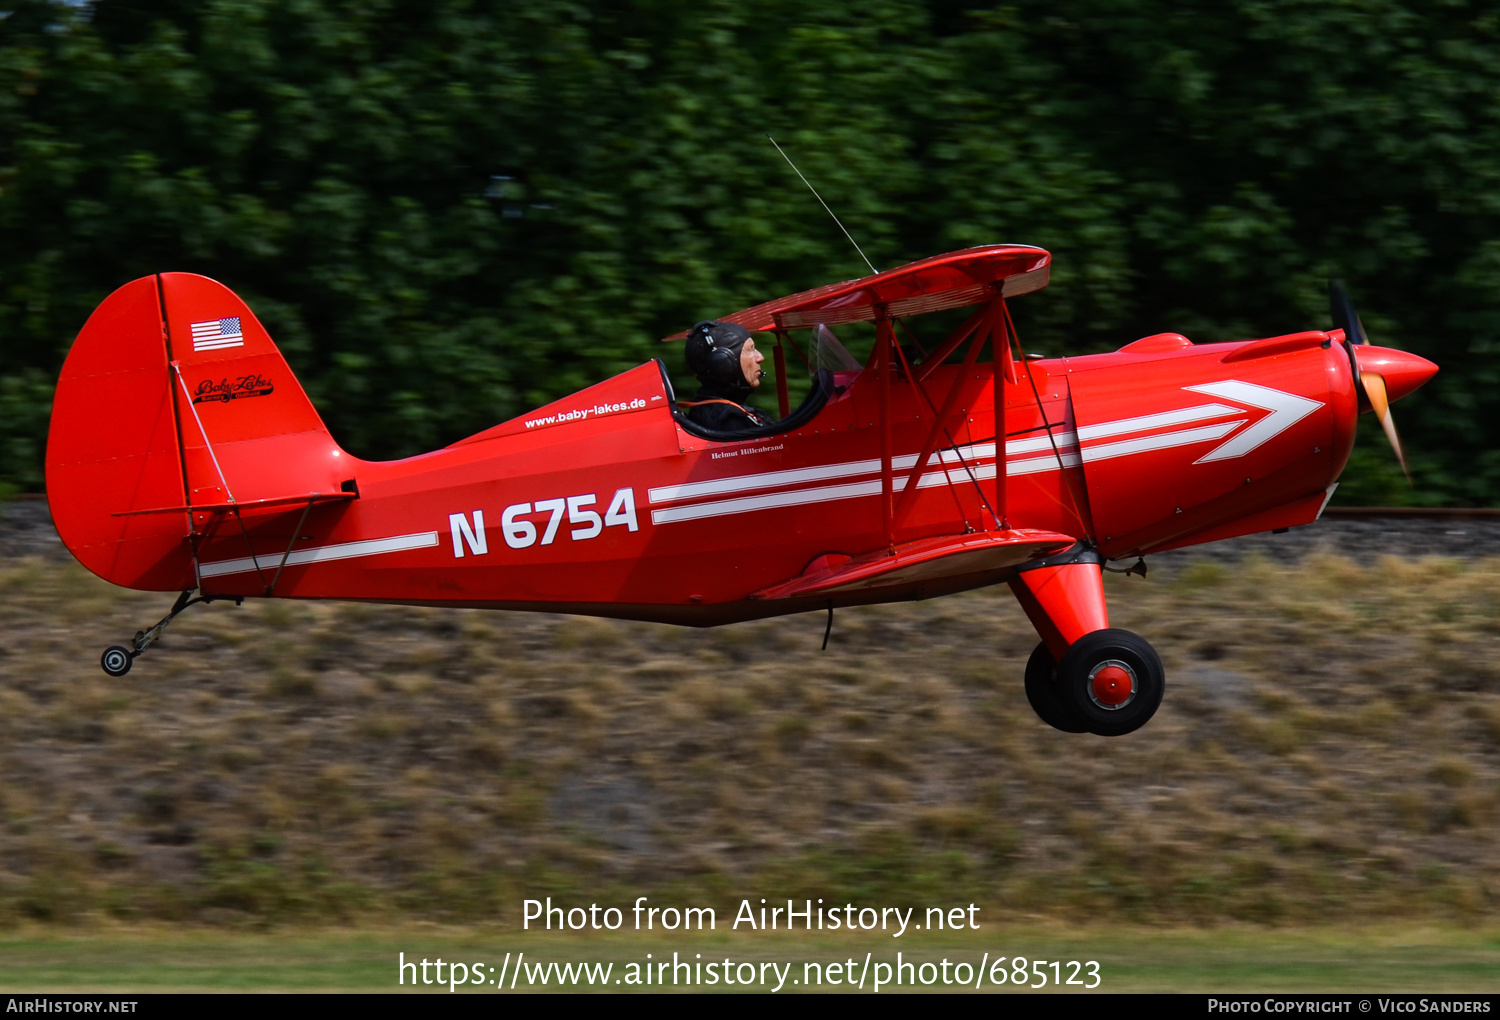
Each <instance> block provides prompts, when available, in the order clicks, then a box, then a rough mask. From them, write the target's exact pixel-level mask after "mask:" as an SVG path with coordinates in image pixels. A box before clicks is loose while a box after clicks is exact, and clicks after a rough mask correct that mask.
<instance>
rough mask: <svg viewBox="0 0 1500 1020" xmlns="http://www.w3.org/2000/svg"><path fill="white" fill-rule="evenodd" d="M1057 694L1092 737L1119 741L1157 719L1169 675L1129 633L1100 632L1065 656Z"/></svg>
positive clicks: (1143, 642)
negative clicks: (1156, 715) (1110, 738)
mask: <svg viewBox="0 0 1500 1020" xmlns="http://www.w3.org/2000/svg"><path fill="white" fill-rule="evenodd" d="M1054 689H1055V690H1056V692H1057V697H1058V700H1059V701H1061V702H1063V703H1065V704H1067V705H1068V706H1069V707H1071V708H1072V709H1073V710H1074V711H1075V712H1077V714H1078V716H1079V717H1080V718H1081V720H1082V721H1083V724H1084V726H1085V728H1086V729H1087V730H1088V731H1089V732H1090V733H1097V734H1099V735H1100V736H1102V737H1118V736H1121V735H1123V734H1126V733H1132V732H1134V731H1135V730H1138V729H1140V728H1141V727H1142V726H1144V725H1146V722H1147V721H1148V720H1149V719H1150V718H1151V717H1152V716H1153V715H1155V714H1156V709H1157V707H1158V706H1159V705H1160V704H1161V699H1162V695H1163V694H1165V693H1166V674H1165V672H1164V671H1163V670H1162V666H1161V658H1160V657H1159V656H1158V655H1157V654H1156V649H1154V648H1152V647H1151V645H1150V643H1149V642H1148V641H1146V639H1145V638H1143V637H1141V636H1140V635H1138V634H1132V633H1131V632H1130V631H1128V630H1114V629H1109V630H1096V631H1093V632H1092V633H1089V634H1085V635H1084V636H1083V637H1081V638H1079V639H1078V640H1077V641H1075V642H1073V644H1072V645H1070V646H1069V647H1068V650H1067V651H1066V652H1065V653H1064V654H1063V657H1062V661H1061V662H1059V663H1058V664H1057V679H1056V681H1055V688H1054Z"/></svg>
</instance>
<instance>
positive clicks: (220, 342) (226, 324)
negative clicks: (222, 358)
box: [192, 315, 245, 351]
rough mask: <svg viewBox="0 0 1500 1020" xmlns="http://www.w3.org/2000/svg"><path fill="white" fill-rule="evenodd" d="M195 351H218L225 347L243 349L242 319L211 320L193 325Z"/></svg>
mask: <svg viewBox="0 0 1500 1020" xmlns="http://www.w3.org/2000/svg"><path fill="white" fill-rule="evenodd" d="M192 330H193V350H195V351H217V350H219V349H221V348H224V347H243V346H244V344H245V334H244V333H242V332H240V317H239V316H238V315H232V316H230V317H229V318H227V319H210V320H208V321H207V322H195V323H193V324H192Z"/></svg>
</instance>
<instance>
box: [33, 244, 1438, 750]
mask: <svg viewBox="0 0 1500 1020" xmlns="http://www.w3.org/2000/svg"><path fill="white" fill-rule="evenodd" d="M1049 263H1050V256H1049V255H1048V253H1047V252H1046V251H1043V250H1042V249H1040V248H1033V247H1027V246H1022V245H990V246H986V247H981V248H972V249H968V250H966V251H960V252H954V253H951V254H948V255H940V256H937V257H935V258H930V259H926V260H923V261H921V262H914V263H912V264H910V265H906V266H902V267H900V268H898V269H893V270H890V271H889V272H884V273H878V274H876V275H874V276H870V277H866V278H864V279H861V280H855V281H852V282H848V283H839V284H833V285H831V286H827V287H822V288H819V289H817V290H812V291H807V292H805V293H801V294H795V295H792V296H790V297H785V298H781V299H780V300H776V301H771V302H768V303H766V304H762V305H758V306H756V307H754V308H750V309H748V310H745V311H742V312H738V313H736V314H734V315H730V316H726V317H725V320H726V321H730V322H734V323H738V324H740V325H742V326H744V327H746V328H748V329H750V330H754V331H762V332H764V333H769V334H770V335H771V336H770V337H767V338H766V339H768V340H770V339H773V338H774V343H775V346H774V352H773V353H774V357H775V365H776V369H777V371H776V382H777V387H776V388H777V394H778V398H779V402H780V405H781V407H780V412H781V416H782V417H781V420H780V421H779V422H777V423H776V424H774V425H771V426H766V427H763V428H760V429H759V430H757V431H755V432H750V433H733V434H714V433H709V432H705V431H704V430H703V429H702V428H700V427H698V426H697V425H695V424H694V423H693V422H691V421H689V420H688V419H687V417H686V416H685V415H684V414H683V413H682V411H681V409H680V408H679V407H678V406H677V402H676V397H675V395H674V393H673V387H672V383H671V380H670V377H669V374H668V372H667V370H666V368H665V366H664V365H663V364H662V363H661V362H660V361H659V360H653V361H650V362H647V363H645V364H643V365H641V366H639V367H638V368H635V369H632V370H630V371H628V372H625V373H623V374H621V375H618V376H616V377H614V378H613V379H609V380H606V381H604V382H601V383H599V384H598V385H596V386H592V387H590V388H588V389H585V390H583V391H581V392H579V393H575V394H574V395H572V396H570V397H566V398H564V399H562V400H558V401H556V402H555V403H552V404H550V405H548V406H546V407H542V408H538V409H537V410H535V411H530V412H528V413H526V414H524V415H522V416H520V417H519V418H516V419H514V420H512V421H509V422H506V423H504V424H502V425H497V426H495V427H494V428H491V429H489V430H487V431H484V432H481V433H479V434H478V435H475V436H470V437H469V438H467V439H464V440H462V441H460V442H457V443H454V444H453V445H451V446H448V447H446V448H444V449H441V450H438V451H436V452H434V453H429V454H425V455H423V456H419V457H412V458H409V459H406V460H400V461H391V462H372V461H364V460H359V459H358V458H355V457H351V456H350V455H349V454H348V453H346V452H345V451H343V450H341V449H340V448H339V445H338V443H336V442H335V441H334V439H333V437H332V436H331V435H330V434H329V432H328V430H327V429H326V428H325V427H324V425H323V422H322V420H321V419H320V418H319V417H318V413H317V411H315V410H314V409H313V406H312V404H311V403H310V402H309V401H308V398H307V396H306V395H305V393H304V392H303V390H302V388H301V387H300V386H299V385H298V383H297V381H296V380H295V379H294V378H293V376H292V372H291V370H290V368H288V366H287V363H286V361H285V360H283V358H282V356H281V354H280V353H279V352H278V351H277V349H276V347H275V345H274V344H273V343H272V342H271V338H270V337H269V336H268V335H267V333H266V331H265V329H264V328H263V327H262V326H261V324H260V322H259V321H258V320H257V319H256V317H255V315H254V314H253V313H252V312H251V311H250V309H249V308H248V307H246V305H245V304H244V302H243V301H241V300H240V299H239V298H238V297H236V296H235V295H234V294H233V293H232V292H231V291H229V290H228V289H227V288H225V287H224V286H222V285H220V284H218V283H216V282H214V281H213V280H209V279H206V278H204V277H201V276H194V275H190V274H186V273H163V274H160V275H157V276H149V277H145V278H143V279H139V280H136V281H135V282H133V283H129V284H126V285H125V286H124V287H121V288H120V289H119V290H118V291H116V292H115V293H114V294H112V295H110V297H109V298H108V299H106V300H105V301H104V303H103V304H102V305H100V307H99V308H98V310H97V311H95V312H94V314H93V316H92V317H91V318H90V319H89V321H88V323H87V324H86V325H85V326H84V328H83V331H82V332H81V333H80V334H79V336H78V339H77V341H76V342H75V344H74V345H73V348H72V350H71V352H70V353H69V355H68V358H67V363H66V364H65V366H64V367H63V371H62V377H61V379H60V380H59V382H58V387H57V396H56V401H55V404H54V407H53V415H52V426H51V435H50V438H49V443H48V448H47V493H48V498H49V501H50V504H51V508H52V514H53V517H54V519H55V521H56V524H57V529H58V533H59V534H60V535H61V536H62V539H63V541H64V543H65V544H66V545H67V547H68V548H69V549H70V550H71V551H72V553H73V555H74V556H76V557H77V558H78V560H79V561H80V562H82V563H83V564H84V566H86V567H88V568H89V569H90V570H92V571H93V572H94V573H95V574H98V575H99V576H100V577H102V578H104V579H106V580H108V581H111V582H113V583H115V584H119V585H125V586H127V587H131V588H138V589H144V590H148V591H176V592H180V593H181V595H180V597H179V598H178V600H177V603H176V605H175V606H174V608H173V611H172V613H171V614H170V615H168V616H167V617H166V618H165V619H164V620H162V621H161V622H160V623H159V624H157V625H156V626H154V627H152V628H151V629H149V630H147V631H144V632H141V633H138V634H137V635H136V638H135V639H134V641H133V642H132V643H131V645H130V646H129V647H123V646H115V647H112V648H110V649H109V650H108V651H107V652H105V654H104V658H103V666H104V669H105V671H106V672H108V673H110V674H111V675H114V676H120V675H123V674H124V673H125V672H127V671H128V670H129V669H130V666H131V662H132V660H133V659H134V658H135V657H136V656H138V655H140V654H141V653H142V652H144V651H145V650H146V649H147V648H148V647H149V646H150V645H151V644H152V643H154V642H155V641H156V640H157V639H158V638H159V637H160V635H161V633H162V629H163V628H164V627H165V626H166V624H167V623H168V622H169V621H170V620H171V619H172V618H173V616H175V615H176V614H177V613H179V612H181V611H182V610H183V609H184V608H186V607H187V606H188V605H191V604H193V603H195V602H198V601H212V600H217V599H233V600H236V601H238V600H242V599H244V598H251V597H253V598H261V597H277V598H299V599H310V598H325V599H350V600H361V601H370V602H386V603H396V604H404V605H425V606H455V607H482V608H490V609H519V610H542V611H548V612H558V613H578V614H586V615H594V616H607V617H619V618H625V619H635V620H653V621H660V622H664V623H675V624H687V625H691V626H715V625H718V624H725V623H733V622H735V621H740V620H750V619H755V618H760V617H770V616H778V615H782V614H789V613H802V612H807V611H809V610H827V611H828V612H829V614H830V623H831V614H832V611H833V609H834V608H835V607H840V606H854V605H864V604H870V603H879V602H894V601H901V600H907V599H918V598H928V597H931V596H935V595H944V594H949V593H952V592H958V591H963V590H965V589H970V588H977V587H980V586H982V585H990V584H995V583H998V582H1002V581H1004V582H1007V583H1008V584H1009V585H1010V587H1011V590H1012V591H1014V592H1015V594H1016V597H1017V598H1018V599H1019V600H1020V602H1021V605H1022V607H1023V608H1024V609H1025V611H1026V614H1027V616H1028V617H1029V618H1030V619H1031V622H1032V623H1033V624H1034V625H1035V627H1036V629H1037V632H1038V633H1039V635H1040V636H1041V639H1042V642H1041V644H1040V645H1039V646H1038V647H1037V650H1036V652H1035V653H1034V654H1033V655H1032V657H1031V661H1030V664H1029V665H1028V666H1027V670H1026V685H1025V686H1026V692H1027V695H1028V698H1029V699H1030V701H1031V704H1032V705H1033V707H1034V708H1035V709H1036V711H1037V713H1038V714H1039V715H1040V716H1041V717H1042V718H1043V719H1044V720H1046V721H1047V722H1048V723H1050V724H1051V725H1053V726H1056V727H1058V728H1059V729H1063V730H1067V731H1070V732H1084V731H1089V732H1093V733H1098V734H1104V735H1116V734H1122V733H1127V732H1130V731H1132V730H1134V729H1137V728H1138V727H1140V726H1141V725H1142V724H1143V723H1145V722H1146V720H1147V719H1149V718H1150V717H1151V715H1152V714H1153V713H1154V712H1155V710H1156V708H1157V706H1158V704H1159V703H1160V701H1161V698H1162V693H1163V690H1164V678H1163V672H1162V666H1161V661H1160V659H1159V658H1158V656H1157V654H1156V652H1155V651H1154V650H1153V649H1152V647H1151V646H1150V645H1149V644H1148V643H1147V642H1146V641H1145V640H1143V639H1142V638H1140V637H1138V636H1137V635H1135V634H1132V633H1130V632H1128V631H1123V630H1117V629H1112V628H1110V626H1109V618H1108V615H1107V613H1106V609H1105V600H1104V589H1103V586H1102V581H1101V578H1102V575H1101V569H1102V568H1103V566H1104V564H1105V562H1106V561H1109V560H1116V559H1121V558H1134V557H1139V556H1144V555H1146V554H1149V553H1153V552H1157V551H1160V550H1165V549H1173V548H1177V547H1179V546H1185V545H1191V544H1194V543H1199V542H1211V541H1214V540H1217V539H1223V538H1229V537H1232V536H1235V535H1243V534H1248V533H1252V532H1260V531H1271V530H1276V529H1282V528H1288V527H1292V526H1294V525H1300V524H1307V523H1310V522H1312V521H1314V520H1316V519H1317V517H1318V516H1319V514H1320V513H1321V512H1322V509H1323V507H1324V505H1325V504H1326V503H1327V501H1328V497H1329V494H1330V493H1331V492H1332V490H1333V486H1334V483H1335V479H1337V478H1338V476H1339V472H1340V471H1341V470H1342V469H1343V467H1344V463H1345V461H1346V459H1347V458H1348V455H1349V451H1350V449H1351V446H1352V444H1353V442H1354V434H1355V420H1356V418H1357V416H1358V414H1359V413H1360V411H1362V410H1370V409H1373V410H1374V411H1375V412H1376V413H1377V414H1379V415H1380V416H1381V418H1382V420H1383V421H1385V422H1387V423H1388V422H1389V420H1390V419H1389V411H1388V409H1387V406H1386V405H1387V403H1388V402H1389V401H1391V400H1395V399H1398V398H1400V397H1401V396H1403V395H1405V394H1406V393H1409V392H1411V391H1412V390H1414V389H1415V388H1417V387H1418V386H1420V385H1421V384H1422V383H1423V382H1425V381H1426V380H1427V379H1428V378H1429V377H1430V376H1431V375H1432V374H1433V373H1434V372H1435V371H1436V366H1434V365H1433V364H1431V363H1430V362H1428V361H1425V360H1423V359H1422V358H1419V357H1416V356H1414V355H1411V354H1406V353H1403V352H1401V351H1396V350H1388V349H1384V348H1379V347H1372V346H1369V345H1368V344H1367V343H1366V342H1365V341H1364V337H1363V335H1362V333H1361V332H1360V331H1359V326H1358V319H1357V317H1355V316H1354V314H1353V310H1352V308H1348V307H1347V302H1345V305H1344V310H1343V311H1342V312H1341V313H1340V312H1339V311H1338V308H1337V302H1336V318H1338V319H1342V325H1343V328H1342V329H1334V330H1332V331H1331V332H1318V331H1310V332H1305V333H1295V334H1292V335H1290V336H1278V337H1272V338H1270V339H1264V340H1253V341H1247V342H1237V343H1214V344H1193V343H1191V342H1190V341H1189V340H1187V339H1186V338H1185V337H1182V336H1179V335H1177V334H1174V333H1166V334H1160V335H1157V336H1151V337H1147V338H1145V339H1143V340H1137V341H1135V342H1134V343H1131V344H1128V345H1126V346H1125V347H1122V348H1121V349H1120V350H1119V351H1116V352H1115V353H1112V354H1099V355H1090V356H1086V357H1073V358H1055V359H1051V358H1044V359H1029V358H1027V357H1026V356H1025V355H1024V353H1023V352H1021V350H1020V347H1019V342H1018V341H1017V339H1016V336H1015V330H1014V328H1013V326H1012V323H1011V319H1010V315H1009V312H1008V310H1007V306H1006V302H1007V300H1008V299H1010V298H1013V297H1016V296H1017V295H1021V294H1027V293H1030V292H1032V291H1035V290H1039V289H1041V288H1042V287H1045V286H1046V285H1047V281H1048V272H1049ZM966 307H972V308H974V311H973V313H972V314H971V315H969V317H968V319H967V321H964V322H963V323H962V325H960V326H959V327H958V328H957V329H955V330H954V331H953V332H952V333H950V334H949V335H947V336H946V338H943V339H941V340H940V341H939V342H936V343H934V344H932V345H931V347H930V349H928V350H927V351H926V352H925V353H920V352H919V351H918V349H917V348H916V347H915V346H914V345H913V343H911V342H907V339H908V337H909V334H907V333H906V332H905V330H906V327H905V323H904V320H906V319H909V318H911V317H913V316H918V315H923V314H926V313H933V312H942V311H946V310H951V309H961V308H966ZM849 323H873V326H874V334H875V339H874V343H873V348H872V351H871V353H870V355H869V357H868V359H867V360H866V361H865V362H864V363H863V364H861V363H859V362H858V361H856V360H854V359H853V358H852V357H851V356H850V355H849V354H848V352H847V350H845V349H844V348H843V347H842V346H841V345H839V343H838V342H837V340H835V339H834V337H833V333H832V330H831V328H830V327H836V326H840V325H841V324H849ZM863 328H864V329H866V330H868V329H869V326H865V327H863ZM799 337H800V338H801V343H798V338H799ZM669 339H671V338H669ZM789 348H790V349H791V351H792V355H791V357H792V358H795V357H798V356H800V357H801V358H803V359H805V360H807V361H808V362H809V364H810V368H811V369H812V370H813V376H812V382H811V389H810V392H809V393H808V395H807V397H806V399H805V400H803V401H802V402H801V404H800V406H798V407H797V408H795V409H793V408H792V407H790V406H789V403H790V401H789V399H788V389H787V367H786V365H787V361H788V360H789V357H788V349H789ZM982 355H983V356H982ZM997 395H1003V398H1002V399H996V398H997ZM1390 434H1391V436H1392V438H1393V440H1394V436H1395V434H1394V431H1393V430H1392V431H1390ZM1002 436H1003V437H1004V439H1003V442H1000V441H997V437H1002Z"/></svg>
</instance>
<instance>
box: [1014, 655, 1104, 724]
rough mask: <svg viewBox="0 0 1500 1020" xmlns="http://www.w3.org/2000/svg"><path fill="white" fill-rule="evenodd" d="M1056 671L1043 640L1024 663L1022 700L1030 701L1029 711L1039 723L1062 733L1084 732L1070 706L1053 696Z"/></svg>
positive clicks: (1081, 721) (1081, 722)
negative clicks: (1024, 682)
mask: <svg viewBox="0 0 1500 1020" xmlns="http://www.w3.org/2000/svg"><path fill="white" fill-rule="evenodd" d="M1056 672H1057V667H1056V665H1055V664H1054V663H1053V661H1052V653H1051V652H1049V651H1047V642H1045V641H1043V642H1042V643H1041V644H1039V645H1037V646H1036V651H1034V652H1032V653H1031V658H1030V659H1029V660H1027V662H1026V700H1027V701H1029V702H1031V708H1032V711H1034V712H1036V714H1037V715H1038V716H1039V717H1041V720H1042V722H1044V723H1046V724H1047V725H1048V726H1051V727H1052V728H1053V729H1056V730H1062V731H1063V732H1064V733H1087V732H1088V730H1089V728H1088V726H1086V725H1085V724H1084V721H1083V720H1082V719H1081V718H1079V716H1078V713H1077V712H1075V711H1073V706H1072V705H1071V704H1068V703H1065V702H1064V701H1062V699H1060V698H1059V697H1058V696H1057V683H1056V681H1055V680H1054V675H1055V674H1056Z"/></svg>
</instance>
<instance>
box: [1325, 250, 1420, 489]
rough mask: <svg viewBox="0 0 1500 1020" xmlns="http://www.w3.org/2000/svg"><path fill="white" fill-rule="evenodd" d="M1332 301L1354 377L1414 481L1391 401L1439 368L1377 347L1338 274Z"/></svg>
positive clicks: (1330, 284)
mask: <svg viewBox="0 0 1500 1020" xmlns="http://www.w3.org/2000/svg"><path fill="white" fill-rule="evenodd" d="M1328 305H1329V310H1330V312H1331V314H1332V316H1333V323H1334V325H1335V326H1336V327H1338V328H1339V329H1342V330H1343V331H1344V341H1345V344H1346V345H1347V347H1348V350H1349V364H1350V366H1351V367H1352V369H1353V371H1354V381H1355V382H1356V383H1358V384H1359V387H1360V390H1361V392H1363V393H1364V395H1365V399H1366V400H1367V401H1369V404H1370V409H1371V410H1372V411H1374V412H1375V417H1376V418H1377V419H1379V421H1380V427H1381V428H1382V429H1384V430H1385V437H1386V439H1388V440H1389V441H1390V444H1391V449H1392V450H1394V451H1395V453H1396V460H1398V461H1399V462H1400V463H1401V470H1402V471H1403V472H1404V473H1405V474H1406V481H1407V484H1410V483H1411V470H1410V468H1408V467H1407V465H1406V453H1405V451H1404V450H1402V448H1401V436H1400V435H1399V434H1398V433H1397V432H1396V420H1395V419H1394V418H1393V417H1392V416H1391V402H1392V401H1394V400H1399V399H1401V398H1402V397H1404V396H1406V395H1407V394H1408V393H1410V392H1411V391H1412V390H1414V389H1416V388H1417V387H1418V386H1421V385H1422V384H1423V383H1424V382H1426V381H1427V380H1428V379H1431V378H1432V376H1433V375H1434V374H1435V373H1436V372H1437V366H1436V365H1434V364H1433V363H1432V362H1430V361H1428V360H1427V359H1426V358H1422V357H1418V356H1417V355H1415V354H1408V353H1407V352H1405V351H1398V350H1393V349H1391V348H1389V347H1375V346H1372V345H1371V344H1370V340H1369V337H1367V336H1366V335H1365V327H1364V323H1362V322H1360V321H1359V313H1358V312H1356V311H1355V310H1354V302H1353V301H1352V300H1350V298H1349V291H1348V290H1346V289H1345V287H1344V282H1343V281H1342V280H1340V279H1338V278H1336V277H1335V278H1331V279H1330V280H1329V281H1328Z"/></svg>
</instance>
